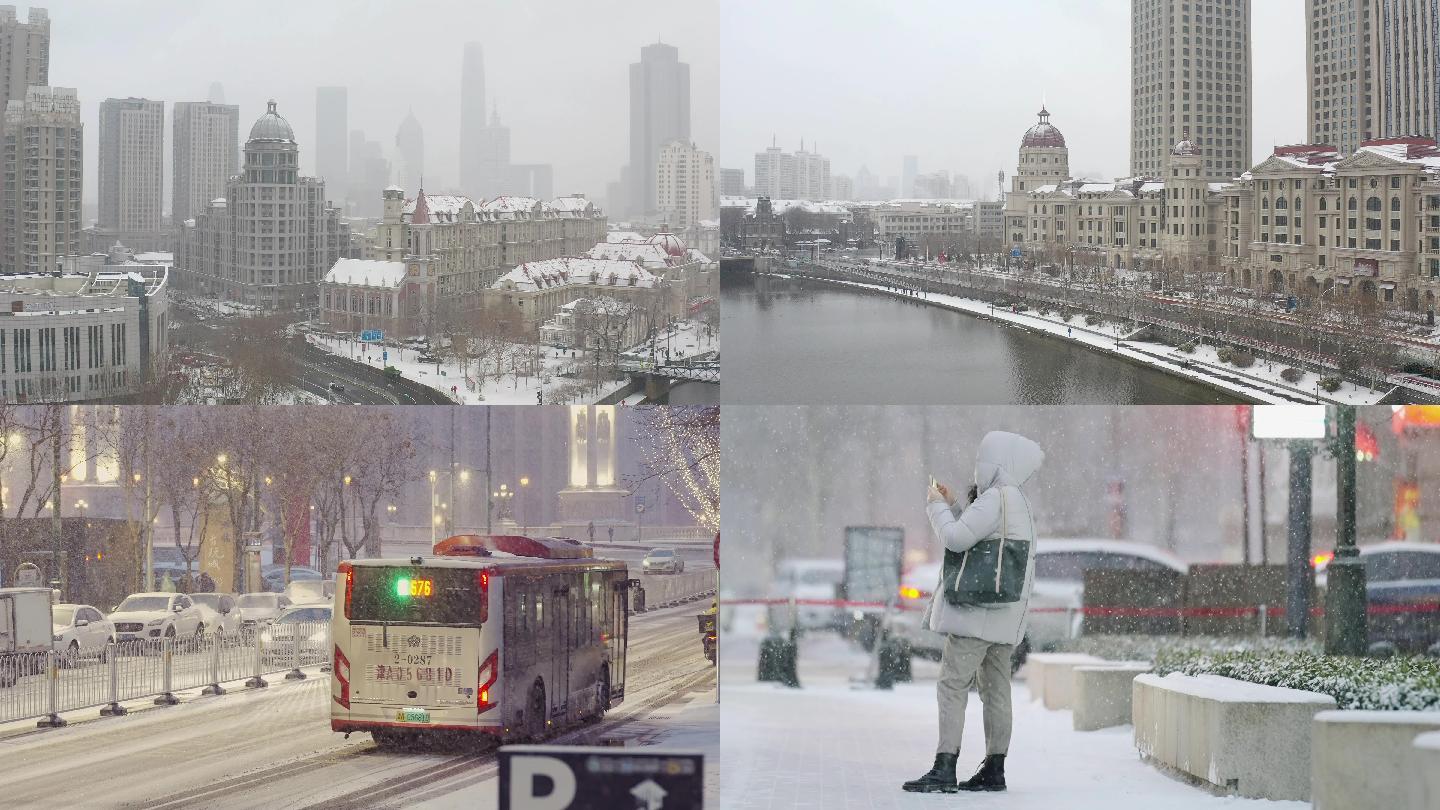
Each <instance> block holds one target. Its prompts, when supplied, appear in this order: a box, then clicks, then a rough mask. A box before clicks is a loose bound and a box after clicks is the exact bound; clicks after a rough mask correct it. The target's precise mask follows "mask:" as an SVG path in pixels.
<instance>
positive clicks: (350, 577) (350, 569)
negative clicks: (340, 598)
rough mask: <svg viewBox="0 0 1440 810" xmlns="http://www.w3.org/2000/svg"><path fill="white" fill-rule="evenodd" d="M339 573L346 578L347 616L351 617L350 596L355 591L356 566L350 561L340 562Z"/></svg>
mask: <svg viewBox="0 0 1440 810" xmlns="http://www.w3.org/2000/svg"><path fill="white" fill-rule="evenodd" d="M336 571H337V575H338V576H340V577H343V578H344V579H345V618H347V619H348V618H350V597H351V596H353V595H354V593H355V567H354V566H352V565H351V564H350V563H348V562H342V563H340V567H339V568H337V569H336Z"/></svg>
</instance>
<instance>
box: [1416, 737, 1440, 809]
mask: <svg viewBox="0 0 1440 810" xmlns="http://www.w3.org/2000/svg"><path fill="white" fill-rule="evenodd" d="M1410 763H1411V768H1410V772H1411V773H1412V774H1413V777H1414V778H1413V779H1412V780H1411V781H1410V805H1409V806H1410V810H1435V808H1437V807H1440V731H1432V732H1430V733H1428V734H1421V735H1420V736H1418V737H1416V738H1415V742H1414V744H1413V747H1412V749H1411V752H1410Z"/></svg>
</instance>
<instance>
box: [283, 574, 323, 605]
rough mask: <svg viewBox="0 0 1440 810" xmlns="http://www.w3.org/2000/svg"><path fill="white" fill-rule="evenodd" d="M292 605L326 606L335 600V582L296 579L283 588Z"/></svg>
mask: <svg viewBox="0 0 1440 810" xmlns="http://www.w3.org/2000/svg"><path fill="white" fill-rule="evenodd" d="M285 596H286V598H288V599H289V600H290V603H291V604H292V605H328V604H330V603H332V602H333V601H334V600H335V580H333V579H297V580H292V581H291V582H290V584H289V585H286V586H285Z"/></svg>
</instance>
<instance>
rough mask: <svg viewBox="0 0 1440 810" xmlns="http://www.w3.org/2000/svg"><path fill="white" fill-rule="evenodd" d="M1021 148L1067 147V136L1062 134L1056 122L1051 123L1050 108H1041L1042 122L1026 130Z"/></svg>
mask: <svg viewBox="0 0 1440 810" xmlns="http://www.w3.org/2000/svg"><path fill="white" fill-rule="evenodd" d="M1020 148H1021V149H1035V148H1051V149H1063V148H1065V136H1064V135H1061V134H1060V130H1058V129H1056V128H1055V125H1054V124H1051V123H1050V111H1049V110H1045V109H1041V110H1040V123H1038V124H1036V125H1035V126H1033V127H1030V129H1029V130H1027V131H1026V132H1025V139H1024V140H1022V141H1021V142H1020Z"/></svg>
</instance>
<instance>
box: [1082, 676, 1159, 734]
mask: <svg viewBox="0 0 1440 810" xmlns="http://www.w3.org/2000/svg"><path fill="white" fill-rule="evenodd" d="M1149 671H1150V663H1149V662H1148V661H1128V662H1127V661H1122V662H1109V661H1107V662H1105V663H1104V664H1096V665H1088V666H1078V667H1075V668H1074V669H1073V670H1071V678H1072V679H1073V684H1072V687H1071V688H1072V692H1073V693H1072V696H1071V701H1070V703H1071V709H1072V710H1073V713H1072V715H1071V724H1072V725H1073V726H1074V728H1075V730H1076V731H1095V730H1097V729H1102V728H1110V727H1112V726H1123V725H1125V724H1126V723H1129V722H1130V716H1131V705H1130V704H1131V701H1132V700H1133V698H1134V681H1135V676H1136V675H1143V674H1145V673H1146V672H1149Z"/></svg>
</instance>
